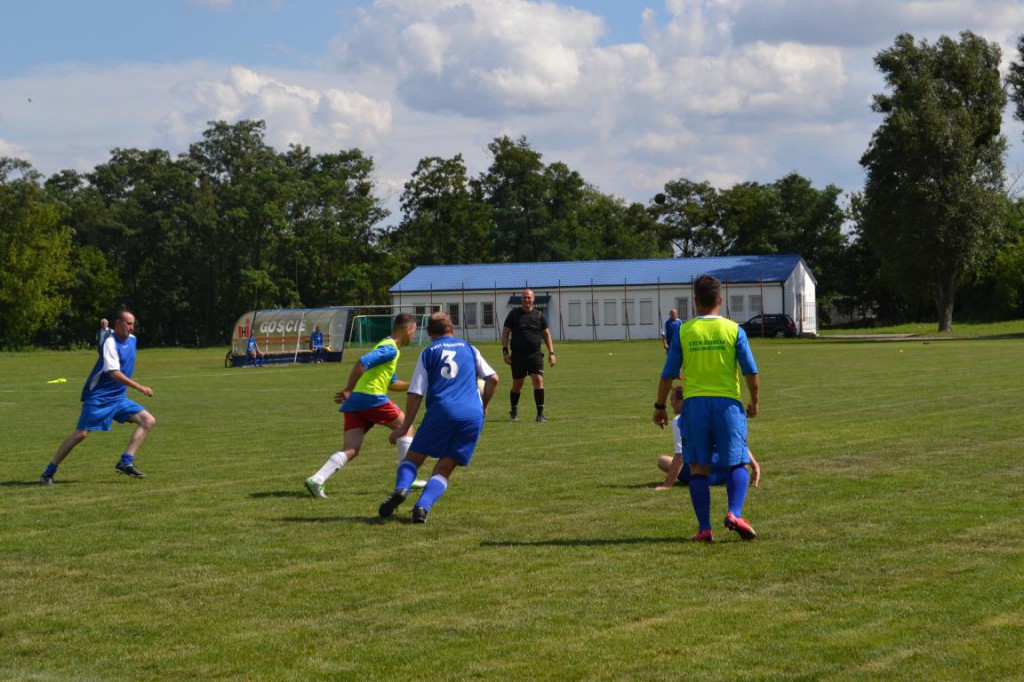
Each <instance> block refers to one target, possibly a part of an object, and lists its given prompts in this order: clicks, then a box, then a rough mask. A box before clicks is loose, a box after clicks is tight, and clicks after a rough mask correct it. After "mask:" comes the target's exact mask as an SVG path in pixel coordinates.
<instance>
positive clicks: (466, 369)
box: [378, 313, 498, 523]
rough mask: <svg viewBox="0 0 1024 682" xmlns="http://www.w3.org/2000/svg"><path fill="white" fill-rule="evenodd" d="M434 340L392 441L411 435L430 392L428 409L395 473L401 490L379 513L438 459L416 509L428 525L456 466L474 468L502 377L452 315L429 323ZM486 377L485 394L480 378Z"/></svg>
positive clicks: (389, 509)
mask: <svg viewBox="0 0 1024 682" xmlns="http://www.w3.org/2000/svg"><path fill="white" fill-rule="evenodd" d="M427 334H429V335H430V338H431V344H430V345H429V346H427V347H426V348H424V349H423V352H421V353H420V357H419V360H417V362H416V369H415V371H414V372H413V375H412V380H411V381H410V382H409V396H408V399H407V403H406V407H405V417H404V418H403V420H402V424H401V426H399V427H398V428H397V429H395V430H394V431H392V432H391V442H392V443H395V442H397V441H398V439H399V438H401V437H403V436H404V435H405V434H406V433H408V431H409V429H410V428H411V427H412V423H413V421H414V420H415V419H416V413H417V412H419V409H420V404H421V403H422V401H423V398H424V396H426V402H427V412H426V415H425V416H424V417H423V422H422V423H421V424H420V426H419V429H417V431H416V435H415V437H414V438H413V441H412V446H410V448H409V452H408V453H407V454H406V456H405V459H403V460H402V462H401V463H400V464H399V465H398V471H397V472H396V474H395V490H394V492H392V493H391V495H390V496H389V497H388V498H387V499H386V500H384V502H382V503H381V505H380V508H379V510H378V512H379V513H380V515H381V516H382V517H384V518H387V517H389V516H391V515H392V514H393V513H394V512H395V509H397V508H398V506H399V505H400V504H402V502H404V501H405V498H406V496H407V495H408V494H409V487H410V486H411V485H412V482H413V481H414V480H415V479H416V473H417V472H418V471H419V468H420V465H421V464H423V462H424V461H425V460H426V458H427V457H433V458H435V459H437V464H436V465H435V466H434V471H433V474H432V475H431V477H430V480H429V481H427V485H426V487H425V488H424V489H423V492H422V493H420V497H419V499H418V500H417V501H416V505H415V506H414V507H413V510H412V520H413V523H426V520H427V514H428V513H429V512H430V509H431V507H433V505H434V503H435V502H437V500H438V498H440V497H441V495H443V494H444V492H445V490H447V489H448V480H449V479H450V478H451V475H452V471H454V470H455V467H456V466H469V462H470V460H471V459H472V457H473V449H474V448H475V447H476V443H477V441H478V440H479V439H480V431H481V430H482V429H483V425H484V415H485V413H486V412H487V405H488V404H489V403H490V402H491V398H492V397H493V396H494V390H495V388H497V386H498V375H497V374H496V373H495V372H494V370H493V369H492V368H491V366H490V365H488V364H487V361H486V360H484V359H483V356H481V355H480V351H478V350H477V349H476V348H474V347H473V346H471V345H470V344H469V343H468V342H466V341H463V340H462V339H457V338H455V337H454V336H452V320H451V318H450V317H448V314H447V313H433V314H432V315H431V316H430V319H429V321H428V322H427ZM478 378H479V379H483V380H484V388H483V396H481V395H480V389H479V387H478V386H477V379H478Z"/></svg>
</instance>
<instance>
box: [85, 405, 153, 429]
mask: <svg viewBox="0 0 1024 682" xmlns="http://www.w3.org/2000/svg"><path fill="white" fill-rule="evenodd" d="M145 409H146V408H145V407H143V406H142V405H139V404H138V403H137V402H135V401H134V400H129V399H128V398H120V399H118V400H109V401H105V402H102V403H82V414H81V415H79V417H78V426H77V427H75V428H77V429H78V430H79V431H109V430H110V424H111V422H112V421H113V420H115V419H116V420H117V423H118V424H124V423H125V422H126V421H128V420H129V419H131V418H132V417H134V416H135V415H137V414H138V413H139V412H142V411H144V410H145Z"/></svg>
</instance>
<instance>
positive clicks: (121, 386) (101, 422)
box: [39, 310, 156, 485]
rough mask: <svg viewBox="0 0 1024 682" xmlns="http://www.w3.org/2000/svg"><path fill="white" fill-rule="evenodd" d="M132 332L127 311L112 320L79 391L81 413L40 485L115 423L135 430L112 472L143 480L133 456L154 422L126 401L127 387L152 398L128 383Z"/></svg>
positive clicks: (50, 481)
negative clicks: (92, 436) (91, 434)
mask: <svg viewBox="0 0 1024 682" xmlns="http://www.w3.org/2000/svg"><path fill="white" fill-rule="evenodd" d="M134 329H135V316H134V315H132V314H131V313H130V312H128V311H127V310H125V311H122V312H120V313H118V314H117V315H116V316H115V317H114V333H113V334H108V335H107V336H106V338H104V340H103V348H102V349H101V352H100V357H99V358H98V359H97V360H96V364H95V366H93V368H92V371H91V372H90V373H89V378H88V379H86V380H85V386H83V387H82V412H81V415H80V416H79V418H78V425H77V426H76V427H75V430H74V431H72V432H71V435H69V436H68V437H67V438H65V439H64V442H62V443H61V444H60V447H59V448H57V454H56V455H54V456H53V461H51V462H50V464H49V465H48V466H47V467H46V470H45V471H44V472H43V474H42V476H40V477H39V482H40V483H42V484H43V485H53V477H54V474H56V473H57V467H58V466H59V465H60V463H61V461H63V460H64V458H65V457H67V456H68V454H69V453H70V452H71V451H72V450H73V449H74V448H75V446H76V445H78V444H79V443H81V442H82V441H83V440H85V438H86V437H87V436H88V435H89V432H90V431H109V430H110V425H111V423H112V422H113V421H114V420H115V419H116V420H117V421H118V423H120V424H123V423H125V422H132V423H133V424H135V430H134V431H133V432H132V435H131V439H130V440H129V441H128V447H127V448H125V450H124V453H123V454H122V455H121V459H120V461H118V463H117V465H116V466H115V467H114V468H115V470H116V471H117V472H118V473H120V474H125V475H126V476H131V477H134V478H144V476H143V474H142V472H141V471H139V470H138V469H137V468H135V452H136V451H137V450H138V449H139V446H140V445H142V442H143V441H144V440H146V436H148V435H149V432H150V430H152V428H153V426H154V425H155V424H156V419H155V418H154V417H153V415H151V414H150V413H149V412H148V411H146V408H144V407H143V406H142V405H139V404H138V403H136V402H134V401H131V400H129V399H128V397H127V393H128V387H129V386H131V387H132V388H134V389H135V390H136V391H139V392H140V393H144V394H145V395H147V396H152V395H153V389H151V388H150V387H149V386H143V385H142V384H140V383H137V382H136V381H134V380H133V379H132V374H134V373H135V335H134V334H132V331H133V330H134Z"/></svg>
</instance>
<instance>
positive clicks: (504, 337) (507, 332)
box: [501, 320, 512, 365]
mask: <svg viewBox="0 0 1024 682" xmlns="http://www.w3.org/2000/svg"><path fill="white" fill-rule="evenodd" d="M506 322H507V320H506ZM510 336H512V329H511V328H510V327H508V326H505V327H502V328H501V359H502V360H504V362H505V364H506V365H511V364H512V358H511V357H509V354H508V339H509V337H510Z"/></svg>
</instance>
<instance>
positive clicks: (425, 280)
mask: <svg viewBox="0 0 1024 682" xmlns="http://www.w3.org/2000/svg"><path fill="white" fill-rule="evenodd" d="M802 261H803V259H802V258H801V257H800V255H799V254H780V255H772V256H715V257H711V258H650V259H643V260H589V261H561V262H553V263H482V264H479V265H420V266H417V267H416V268H414V269H413V270H412V272H410V273H409V274H408V275H406V276H405V277H403V278H402V279H401V280H399V281H398V282H396V283H395V284H394V285H392V286H391V289H390V291H391V292H398V291H402V292H409V291H431V290H432V291H458V290H461V289H463V288H465V289H466V290H475V289H485V290H490V289H518V288H519V287H524V286H528V287H531V288H533V289H537V288H543V289H554V288H555V287H558V286H562V287H586V286H591V285H593V286H615V285H617V284H628V285H630V286H641V285H654V284H662V285H665V284H689V283H690V282H692V281H693V280H694V279H696V278H697V277H699V276H700V275H705V274H708V275H714V276H715V277H717V278H718V279H720V280H722V281H723V282H724V281H729V282H730V283H741V282H765V283H769V282H784V281H785V280H786V279H788V278H789V276H790V275H791V274H792V273H793V270H794V269H795V268H796V267H797V266H798V265H799V264H800V263H801V262H802Z"/></svg>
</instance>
